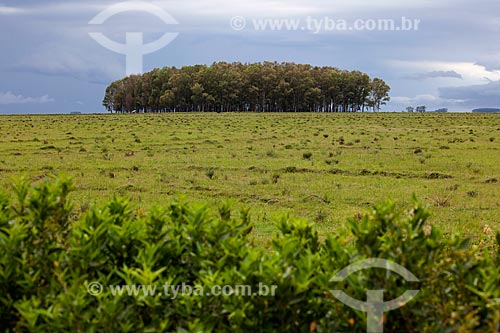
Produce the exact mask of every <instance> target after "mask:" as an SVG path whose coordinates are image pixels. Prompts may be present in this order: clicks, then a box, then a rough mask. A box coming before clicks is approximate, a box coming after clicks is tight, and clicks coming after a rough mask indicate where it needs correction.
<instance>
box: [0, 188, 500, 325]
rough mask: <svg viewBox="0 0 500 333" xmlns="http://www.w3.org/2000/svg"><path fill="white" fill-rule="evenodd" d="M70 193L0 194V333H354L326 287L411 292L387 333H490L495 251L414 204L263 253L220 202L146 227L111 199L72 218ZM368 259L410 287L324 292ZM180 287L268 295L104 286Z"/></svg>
mask: <svg viewBox="0 0 500 333" xmlns="http://www.w3.org/2000/svg"><path fill="white" fill-rule="evenodd" d="M70 188H71V185H70V182H69V181H67V180H64V179H56V180H53V181H47V182H43V183H41V184H39V185H37V186H35V187H31V186H30V185H29V184H28V183H26V182H22V183H20V184H19V185H17V186H15V188H14V189H15V191H14V193H15V195H16V199H15V201H14V202H12V200H10V199H9V198H8V197H7V196H6V195H2V196H0V288H1V294H0V330H1V331H3V332H37V333H38V332H249V331H255V332H313V331H317V332H336V331H342V332H365V331H366V325H367V318H366V317H367V316H366V314H365V313H363V312H358V311H355V310H352V309H350V308H349V307H347V306H345V305H344V304H342V303H341V302H340V301H338V300H337V299H336V298H335V297H333V295H332V293H331V292H330V291H331V290H335V289H341V290H343V291H344V292H345V293H347V294H348V295H351V296H352V297H353V298H355V299H358V300H361V301H363V300H364V299H365V298H366V291H367V290H381V289H384V290H385V295H384V299H385V300H391V299H394V298H396V297H399V296H400V295H402V294H403V293H404V292H405V291H406V290H409V289H419V290H420V293H419V294H418V295H417V297H416V298H414V299H413V300H412V301H411V302H410V303H409V304H407V305H406V306H405V307H401V308H399V309H397V310H393V311H391V312H387V313H385V315H386V317H385V330H386V331H387V332H401V331H404V332H472V331H475V332H499V331H500V327H499V324H498V323H500V301H499V299H500V279H499V278H498V276H500V269H499V265H498V264H499V259H500V252H499V253H490V252H491V251H487V250H484V249H478V250H475V249H473V248H472V247H470V246H469V243H468V241H465V240H460V239H458V238H449V237H447V238H444V237H443V236H442V235H441V234H440V233H439V232H438V231H437V230H435V229H433V228H431V226H430V225H429V224H428V223H427V218H428V212H427V210H426V209H425V208H424V207H422V206H421V205H419V204H415V207H414V208H413V209H411V210H410V211H409V212H404V211H401V210H400V209H398V208H397V207H396V205H394V204H393V203H390V202H389V203H387V204H385V205H381V206H379V207H377V208H375V209H374V211H373V212H372V213H370V214H368V215H367V216H365V217H363V218H361V219H355V220H352V221H349V223H348V226H349V230H350V231H349V234H348V235H346V236H338V235H327V236H326V237H320V236H319V235H318V232H317V231H316V230H315V228H314V227H313V226H312V225H311V224H310V223H309V222H307V221H303V220H293V219H290V218H288V217H283V218H282V219H281V221H279V224H278V226H279V234H278V235H276V237H274V239H273V240H272V243H271V245H270V247H269V248H262V247H254V246H251V241H250V240H249V238H248V235H249V234H250V233H251V231H252V225H251V223H250V219H249V213H248V212H247V211H242V212H239V214H234V213H233V212H232V211H231V208H230V207H229V206H228V205H221V206H220V207H219V208H218V209H217V210H210V209H208V208H207V207H205V206H193V205H189V204H186V203H182V202H174V203H172V204H171V205H170V206H168V207H165V208H157V209H153V210H152V211H151V212H150V213H149V215H147V216H144V214H136V213H135V212H134V209H133V208H132V207H131V206H130V204H129V203H128V201H127V200H124V199H118V198H117V199H113V200H111V202H109V203H107V204H105V205H104V206H103V207H100V208H98V207H95V208H93V209H91V210H90V211H89V212H88V213H87V214H86V215H85V216H83V217H82V218H81V219H79V220H74V219H73V218H72V214H71V205H70V204H69V203H68V200H67V196H68V193H69V191H70ZM497 242H499V243H500V234H499V235H497ZM367 258H380V259H387V260H391V261H394V262H396V263H398V264H400V265H402V266H404V267H406V268H407V269H408V270H410V271H411V272H413V273H414V274H415V275H416V276H417V277H418V278H419V282H406V281H404V279H403V278H402V277H400V276H398V275H396V274H388V273H387V272H386V271H385V270H380V269H372V270H363V271H360V272H357V273H355V274H352V275H351V276H350V277H349V278H348V279H345V280H344V281H342V282H331V278H332V277H333V276H335V274H337V273H338V272H339V271H340V270H341V269H343V268H345V267H346V266H348V265H350V264H352V263H354V262H357V261H359V260H362V259H367ZM92 282H99V283H100V284H101V285H102V286H103V288H102V289H99V288H97V289H95V287H96V285H95V284H94V285H92ZM183 283H184V284H185V285H189V286H194V287H196V288H201V287H203V288H204V289H203V290H209V289H210V288H211V287H212V286H217V285H231V286H237V285H249V286H251V287H252V290H258V289H259V284H262V285H267V286H273V285H274V286H276V293H275V296H272V295H267V296H265V295H262V296H259V295H251V296H244V295H232V296H220V297H215V296H213V297H204V296H192V295H187V294H180V295H179V296H178V297H177V298H176V299H175V300H174V299H172V297H170V296H167V295H165V294H162V295H160V294H156V295H155V296H147V295H145V294H144V293H143V292H138V293H134V294H132V295H131V296H128V295H127V294H126V293H125V294H123V296H118V295H116V296H113V290H112V288H109V286H124V285H140V286H150V285H151V286H152V285H155V286H163V285H164V284H168V285H174V286H175V285H178V286H180V285H182V284H183ZM89 290H90V291H96V290H97V291H102V293H100V292H98V293H97V294H98V295H96V296H92V295H90V293H89ZM141 290H142V291H144V290H145V289H141ZM162 290H163V289H162Z"/></svg>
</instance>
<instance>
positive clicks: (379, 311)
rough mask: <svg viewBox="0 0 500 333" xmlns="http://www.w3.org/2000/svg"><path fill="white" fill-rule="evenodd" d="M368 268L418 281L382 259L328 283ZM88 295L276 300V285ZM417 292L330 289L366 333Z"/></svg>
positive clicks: (100, 290)
mask: <svg viewBox="0 0 500 333" xmlns="http://www.w3.org/2000/svg"><path fill="white" fill-rule="evenodd" d="M368 269H384V270H386V271H387V272H394V273H396V274H398V275H399V276H401V277H402V278H403V279H404V280H405V281H407V282H419V279H418V278H417V277H416V276H415V275H414V274H413V273H412V272H410V271H409V270H408V269H406V268H405V267H403V266H401V265H399V264H397V263H395V262H392V261H389V260H385V259H378V258H371V259H366V260H361V261H358V262H355V263H353V264H351V265H349V266H347V267H345V268H344V269H342V270H340V271H339V272H338V273H337V274H336V275H335V276H334V277H333V278H331V279H330V282H342V281H344V280H346V279H348V277H349V276H350V275H352V274H355V273H357V272H359V271H362V270H368ZM85 287H86V288H87V292H88V294H89V295H91V296H94V297H98V296H101V295H103V294H105V295H108V296H109V295H111V296H113V297H125V296H128V297H164V298H168V299H171V300H176V299H178V298H180V297H238V296H239V297H275V296H277V290H278V286H277V285H267V284H264V283H262V282H260V283H259V284H258V285H256V286H251V285H214V286H210V287H207V286H201V285H191V284H187V283H181V284H177V285H171V284H163V285H107V286H105V285H103V284H101V283H100V282H95V281H94V282H90V283H86V285H85ZM419 292H420V290H416V289H415V290H407V291H406V292H404V293H403V294H402V295H401V296H399V297H397V298H395V299H393V300H389V301H385V300H384V290H367V291H366V301H362V300H358V299H354V298H352V297H351V296H349V295H348V294H346V293H345V292H344V291H342V290H330V293H331V294H332V295H333V296H334V297H335V298H336V299H337V300H338V301H340V302H341V303H343V304H345V305H347V306H349V307H350V308H352V309H355V310H358V311H361V312H365V313H366V315H367V326H366V332H367V333H382V332H384V314H385V313H386V312H389V311H392V310H396V309H398V308H401V307H403V306H405V305H406V304H408V303H409V302H410V301H411V300H412V299H413V298H415V297H416V296H417V294H418V293H419Z"/></svg>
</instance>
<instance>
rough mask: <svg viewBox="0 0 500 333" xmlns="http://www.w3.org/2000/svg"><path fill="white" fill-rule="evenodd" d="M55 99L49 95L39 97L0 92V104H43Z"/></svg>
mask: <svg viewBox="0 0 500 333" xmlns="http://www.w3.org/2000/svg"><path fill="white" fill-rule="evenodd" d="M52 102H55V100H54V99H53V98H51V97H49V95H43V96H40V97H24V96H23V95H16V94H14V93H12V92H11V91H7V92H6V93H4V92H0V105H11V104H45V103H52Z"/></svg>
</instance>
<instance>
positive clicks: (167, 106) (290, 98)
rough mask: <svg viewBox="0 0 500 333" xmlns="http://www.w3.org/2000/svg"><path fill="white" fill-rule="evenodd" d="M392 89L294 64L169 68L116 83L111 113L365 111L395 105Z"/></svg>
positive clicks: (356, 75)
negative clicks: (392, 102)
mask: <svg viewBox="0 0 500 333" xmlns="http://www.w3.org/2000/svg"><path fill="white" fill-rule="evenodd" d="M389 91H390V87H389V86H388V85H387V84H386V83H385V82H384V81H383V80H381V79H378V78H375V79H371V78H370V77H369V76H368V75H367V74H365V73H361V72H359V71H343V70H339V69H337V68H333V67H314V66H311V65H301V64H294V63H276V62H264V63H256V64H242V63H226V62H219V63H214V64H212V65H211V66H206V65H196V66H186V67H182V68H175V67H165V68H163V69H155V70H153V71H151V72H149V73H145V74H143V75H132V76H129V77H126V78H124V79H122V80H119V81H115V82H113V83H112V84H111V85H110V86H109V87H108V88H107V89H106V95H105V97H104V100H103V105H104V106H105V107H106V109H107V110H108V111H109V112H127V113H130V112H227V111H240V112H242V111H255V112H358V111H361V112H364V111H367V110H373V111H377V110H380V107H381V106H382V105H384V104H385V103H386V102H387V101H389V95H388V94H389Z"/></svg>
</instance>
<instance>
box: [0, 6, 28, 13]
mask: <svg viewBox="0 0 500 333" xmlns="http://www.w3.org/2000/svg"><path fill="white" fill-rule="evenodd" d="M23 12H24V9H22V8H19V7H7V6H1V5H0V15H14V14H21V13H23Z"/></svg>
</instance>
